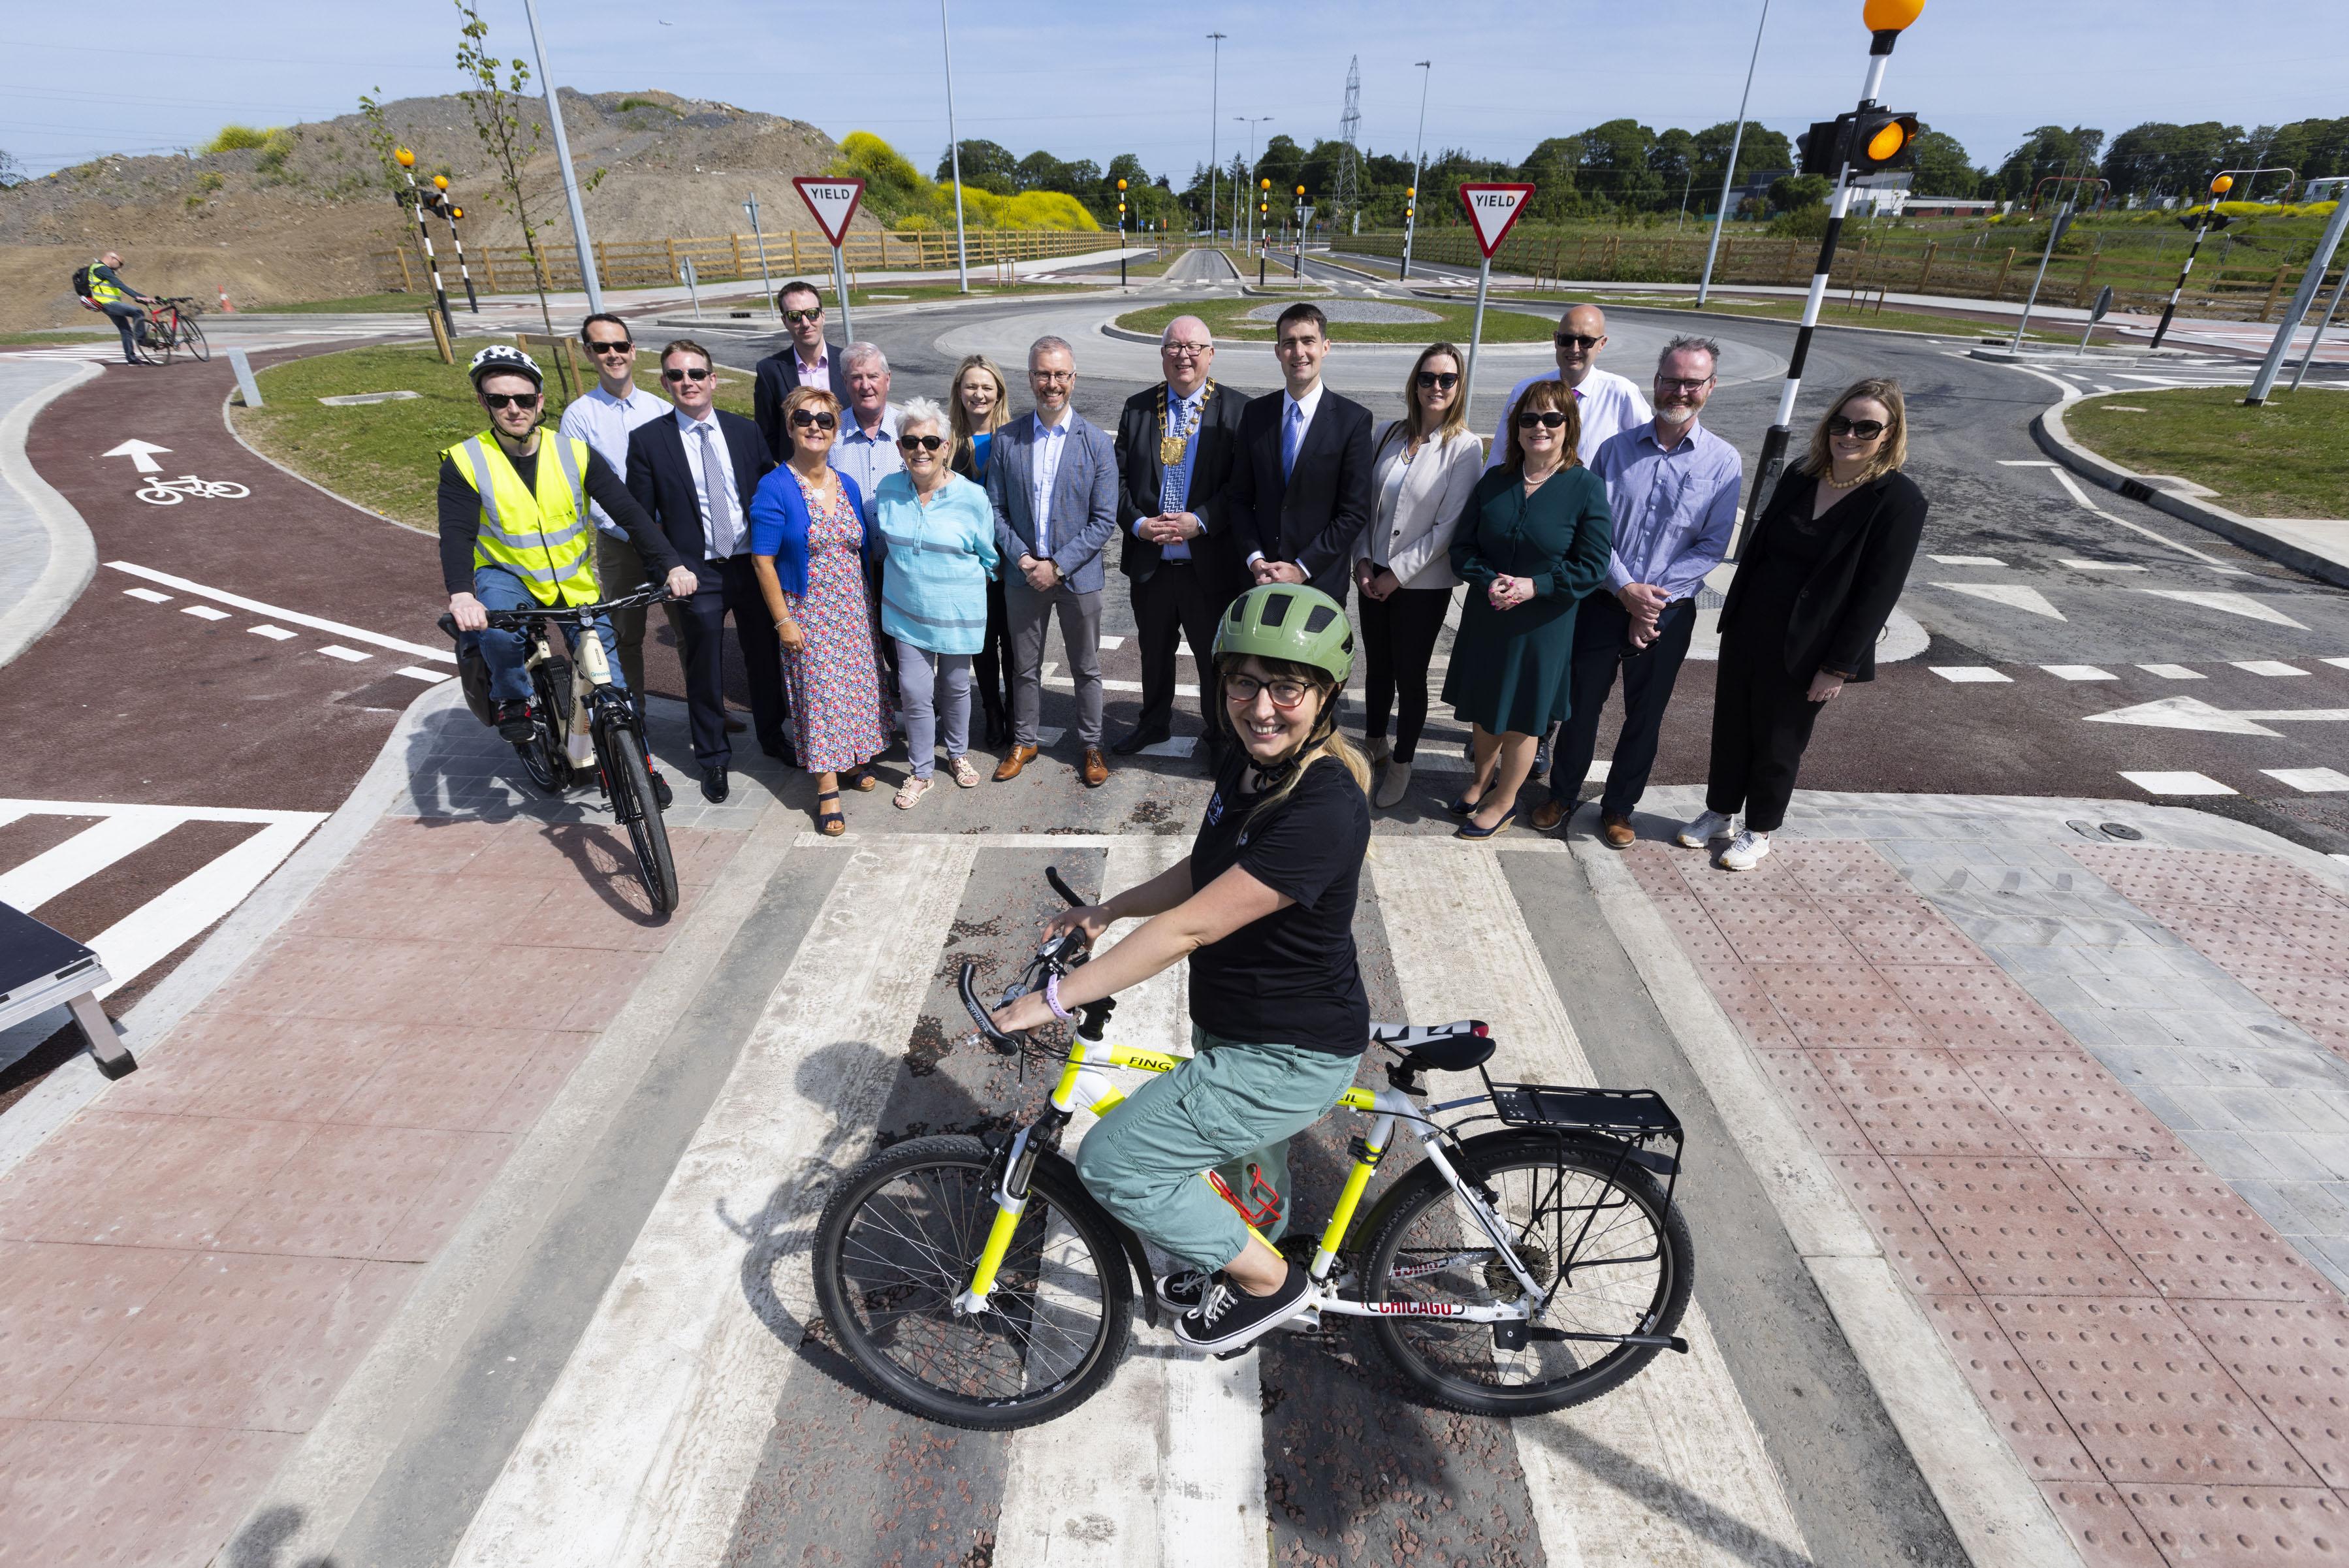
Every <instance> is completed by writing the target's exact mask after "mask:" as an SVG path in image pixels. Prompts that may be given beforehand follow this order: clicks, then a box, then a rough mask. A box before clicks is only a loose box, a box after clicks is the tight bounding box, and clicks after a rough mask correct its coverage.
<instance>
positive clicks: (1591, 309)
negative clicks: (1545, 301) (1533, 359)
mask: <svg viewBox="0 0 2349 1568" xmlns="http://www.w3.org/2000/svg"><path fill="white" fill-rule="evenodd" d="M1552 341H1553V342H1554V343H1556V344H1557V374H1556V375H1552V374H1551V373H1550V372H1549V371H1547V370H1544V371H1543V372H1541V374H1539V375H1537V376H1527V377H1526V379H1524V380H1522V381H1519V382H1518V383H1517V384H1516V386H1514V387H1512V388H1510V389H1509V400H1508V402H1507V403H1506V404H1504V405H1503V406H1502V409H1501V422H1500V424H1499V425H1498V426H1496V427H1495V429H1494V431H1493V448H1492V452H1491V453H1490V454H1489V455H1488V456H1487V457H1486V458H1485V467H1486V468H1494V467H1497V466H1498V465H1499V463H1500V462H1501V455H1502V453H1504V452H1507V451H1508V450H1509V412H1510V410H1513V409H1515V408H1516V406H1517V400H1518V399H1519V398H1522V397H1524V396H1525V395H1526V388H1527V387H1530V386H1532V385H1533V384H1534V383H1535V382H1536V381H1564V382H1565V383H1566V386H1567V389H1568V391H1570V392H1572V393H1573V394H1574V405H1575V412H1576V413H1578V414H1579V415H1580V416H1581V418H1582V439H1581V440H1580V441H1577V442H1576V443H1575V447H1574V454H1575V455H1576V456H1577V457H1578V458H1580V459H1581V460H1582V462H1583V465H1584V466H1585V467H1588V466H1589V464H1590V462H1591V461H1592V460H1593V459H1594V458H1596V457H1597V456H1598V455H1599V448H1600V447H1602V446H1605V445H1606V444H1607V443H1608V442H1609V441H1612V440H1614V439H1615V437H1617V436H1618V435H1620V434H1621V433H1622V432H1623V431H1627V430H1630V429H1631V428H1632V427H1633V426H1634V425H1639V424H1644V423H1645V422H1647V421H1648V419H1649V417H1650V414H1651V410H1650V409H1649V407H1648V402H1647V400H1646V399H1644V398H1642V397H1641V396H1640V389H1639V388H1638V387H1636V386H1634V385H1632V384H1631V381H1630V378H1629V377H1625V376H1619V375H1617V374H1616V373H1615V372H1614V371H1612V370H1602V369H1599V350H1600V349H1601V348H1605V347H1607V316H1606V313H1605V312H1604V311H1602V310H1600V309H1599V307H1598V306H1595V305H1578V306H1574V307H1573V308H1571V309H1569V310H1568V312H1567V313H1566V314H1565V315H1564V316H1561V317H1558V318H1557V333H1556V334H1555V335H1554V336H1553V337H1552Z"/></svg>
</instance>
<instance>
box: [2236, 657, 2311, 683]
mask: <svg viewBox="0 0 2349 1568" xmlns="http://www.w3.org/2000/svg"><path fill="white" fill-rule="evenodd" d="M2227 662H2228V663H2230V664H2231V665H2233V666H2234V667H2235V668H2236V669H2238V670H2242V671H2244V672H2246V673H2247V674H2251V675H2265V676H2267V677H2269V678H2270V679H2271V680H2282V678H2284V677H2286V676H2290V675H2305V674H2307V673H2308V671H2307V670H2302V669H2301V668H2299V667H2298V666H2297V665H2292V664H2286V663H2285V662H2284V661H2283V660H2282V659H2229V660H2228V661H2227Z"/></svg>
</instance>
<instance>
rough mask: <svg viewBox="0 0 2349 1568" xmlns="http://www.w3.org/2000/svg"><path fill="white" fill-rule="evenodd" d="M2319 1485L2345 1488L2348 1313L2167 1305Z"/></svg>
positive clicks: (2332, 1308)
mask: <svg viewBox="0 0 2349 1568" xmlns="http://www.w3.org/2000/svg"><path fill="white" fill-rule="evenodd" d="M2170 1305H2171V1307H2172V1309H2173V1310H2174V1311H2175V1312H2176V1313H2177V1314H2178V1321H2179V1322H2180V1323H2183V1324H2185V1325H2186V1326H2187V1327H2189V1328H2190V1329H2192V1330H2193V1331H2194V1335H2195V1337H2196V1338H2197V1339H2199V1340H2200V1341H2201V1342H2202V1347H2203V1349H2205V1350H2206V1351H2208V1352H2209V1354H2210V1355H2211V1356H2212V1357H2214V1358H2215V1359H2216V1360H2217V1361H2218V1363H2219V1364H2220V1366H2224V1367H2225V1368H2226V1369H2227V1371H2228V1373H2229V1374H2230V1376H2233V1378H2234V1379H2235V1382H2236V1384H2237V1385H2238V1386H2240V1387H2241V1388H2242V1390H2243V1392H2244V1393H2246V1394H2248V1395H2250V1396H2251V1397H2252V1398H2253V1399H2255V1400H2257V1401H2258V1402H2259V1406H2260V1408H2261V1410H2262V1411H2264V1412H2265V1413H2266V1415H2267V1417H2268V1419H2269V1420H2271V1421H2272V1422H2274V1423H2275V1425H2276V1427H2277V1428H2278V1429H2279V1430H2281V1431H2282V1433H2283V1435H2284V1436H2285V1438H2288V1439H2290V1441H2291V1443H2292V1447H2293V1448H2294V1449H2298V1450H2299V1451H2300V1455H2301V1457H2302V1459H2306V1460H2307V1461H2308V1463H2309V1465H2310V1466H2311V1468H2313V1469H2314V1470H2315V1472H2316V1474H2317V1476H2318V1478H2319V1479H2320V1480H2323V1482H2324V1483H2325V1484H2326V1485H2328V1486H2333V1487H2341V1486H2344V1485H2349V1308H2344V1307H2343V1306H2341V1305H2339V1304H2337V1303H2333V1302H2259V1301H2224V1302H2203V1301H2178V1302H2173V1303H2170Z"/></svg>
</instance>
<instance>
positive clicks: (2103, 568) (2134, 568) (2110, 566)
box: [2063, 557, 2146, 572]
mask: <svg viewBox="0 0 2349 1568" xmlns="http://www.w3.org/2000/svg"><path fill="white" fill-rule="evenodd" d="M2063 564H2064V566H2069V567H2071V568H2072V569H2073V570H2074V571H2075V572H2142V571H2144V570H2145V569H2146V568H2145V567H2143V566H2138V565H2137V563H2136V562H2134V561H2075V560H2072V559H2070V558H2069V557H2065V558H2064V561H2063Z"/></svg>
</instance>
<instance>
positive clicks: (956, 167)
mask: <svg viewBox="0 0 2349 1568" xmlns="http://www.w3.org/2000/svg"><path fill="white" fill-rule="evenodd" d="M938 45H939V47H941V48H943V49H945V50H946V54H947V158H948V160H950V161H951V167H952V169H953V171H954V187H955V275H956V276H957V277H958V278H959V279H961V281H962V292H963V293H965V294H968V293H969V292H970V249H969V246H968V243H967V242H966V241H965V240H964V238H963V230H962V143H961V142H959V141H957V140H955V113H954V39H953V38H951V37H950V36H947V0H938ZM1121 265H1123V264H1121ZM1121 281H1123V280H1121Z"/></svg>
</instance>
